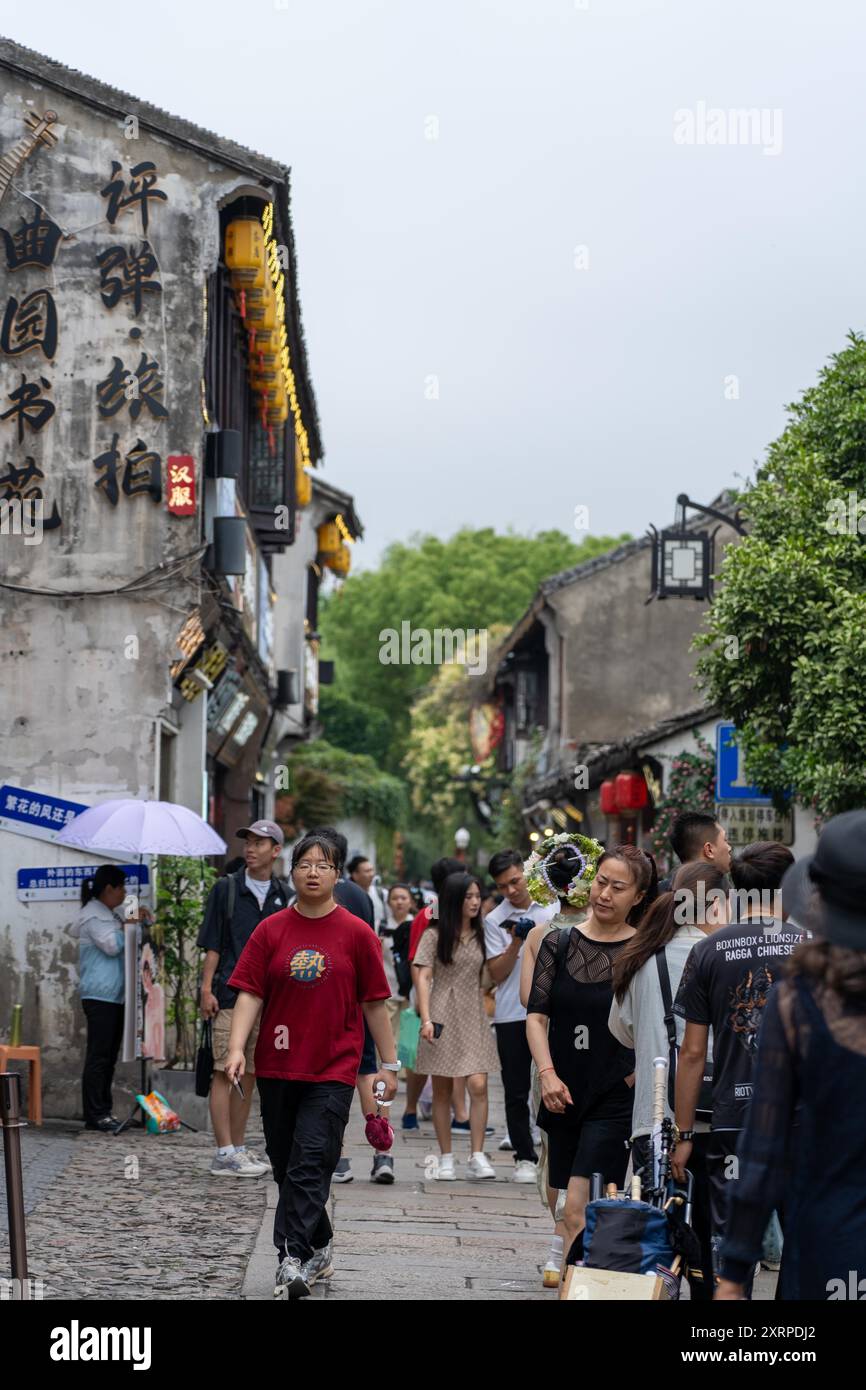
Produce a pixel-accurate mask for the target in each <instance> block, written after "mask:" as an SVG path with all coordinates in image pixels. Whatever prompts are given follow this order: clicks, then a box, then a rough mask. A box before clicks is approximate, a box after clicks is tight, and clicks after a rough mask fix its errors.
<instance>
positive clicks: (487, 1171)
mask: <svg viewBox="0 0 866 1390" xmlns="http://www.w3.org/2000/svg"><path fill="white" fill-rule="evenodd" d="M466 1176H467V1178H468V1179H469V1181H470V1182H489V1180H490V1179H491V1178H495V1177H496V1169H495V1168H494V1167H493V1164H492V1163H491V1162H490V1160H489V1158H488V1157H487V1155H486V1154H482V1153H478V1154H473V1155H472V1157H471V1158H470V1160H469V1166H468V1168H467V1170H466Z"/></svg>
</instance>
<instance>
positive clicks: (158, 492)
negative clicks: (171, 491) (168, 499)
mask: <svg viewBox="0 0 866 1390" xmlns="http://www.w3.org/2000/svg"><path fill="white" fill-rule="evenodd" d="M117 440H118V436H117V435H116V434H115V435H112V439H111V444H110V446H109V448H108V449H107V450H106V451H105V453H104V454H100V456H99V458H96V459H94V460H93V466H94V468H103V469H105V472H104V473H103V475H102V477H101V478H97V480H96V482H95V483H94V487H98V488H101V489H102V492H103V493H104V495H105V496H106V497H107V498H108V500H109V502H110V503H111V505H112V506H113V507H116V506H117V502H118V498H119V496H120V492H119V489H118V485H117V470H118V467H119V464H120V451H119V449H118V447H117ZM161 465H162V460H161V458H160V456H159V454H156V453H154V452H153V451H152V450H149V449H148V448H147V447H146V445H145V444H144V443H143V442H142V440H141V439H137V440H136V442H135V447H134V448H133V449H130V451H129V453H128V454H127V455H126V459H125V466H124V470H123V480H122V483H121V487H122V488H123V492H124V495H125V496H126V497H135V496H137V495H138V494H140V493H148V494H149V495H150V496H151V497H152V498H153V500H154V502H161V501H162V472H161Z"/></svg>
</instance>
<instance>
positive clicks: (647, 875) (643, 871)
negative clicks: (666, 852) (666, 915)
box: [595, 845, 659, 927]
mask: <svg viewBox="0 0 866 1390" xmlns="http://www.w3.org/2000/svg"><path fill="white" fill-rule="evenodd" d="M605 859H621V860H622V862H623V863H624V864H626V865H627V866H628V869H629V872H630V873H631V876H632V878H633V879H634V885H635V888H637V890H638V892H640V893H642V894H643V897H642V898H641V899H640V901H639V902H636V903H635V905H634V907H633V908H632V909H631V911H630V912H629V914H628V916H627V917H626V919H625V920H626V921H627V922H628V924H629V926H630V927H636V926H637V924H638V922H639V921H640V920H641V918H642V917H643V915H644V913H645V912H646V911H647V908H649V907H650V905H651V904H652V903H654V902H655V900H656V898H657V897H658V892H659V874H658V869H657V868H656V861H655V860H654V859H653V857H652V855H651V854H648V853H647V851H646V850H645V849H638V847H637V845H612V846H611V848H610V849H606V850H605V851H604V854H603V855H602V856H601V858H600V859H599V861H598V863H597V864H596V866H595V871H596V874H597V873H598V870H599V869H600V868H601V866H602V864H603V863H604V861H605Z"/></svg>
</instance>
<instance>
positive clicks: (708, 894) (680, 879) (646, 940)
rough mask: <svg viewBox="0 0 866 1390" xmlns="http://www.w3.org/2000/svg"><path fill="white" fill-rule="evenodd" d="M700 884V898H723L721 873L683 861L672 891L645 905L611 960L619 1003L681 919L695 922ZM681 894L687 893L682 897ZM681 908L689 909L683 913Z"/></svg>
mask: <svg viewBox="0 0 866 1390" xmlns="http://www.w3.org/2000/svg"><path fill="white" fill-rule="evenodd" d="M700 883H702V884H703V885H704V897H705V899H709V900H710V903H712V902H713V901H714V900H716V899H717V898H718V897H719V896H720V895H721V897H722V898H724V897H725V875H724V874H723V873H722V871H721V870H720V869H718V868H716V866H715V865H714V864H709V863H707V862H706V861H705V860H703V859H698V860H695V861H694V862H693V863H691V864H683V865H682V867H681V868H680V869H678V870H677V874H676V879H675V886H674V889H673V891H671V892H669V893H662V894H660V895H659V896H658V897H656V899H655V901H654V902H653V903H651V904H650V906H649V907H648V908H647V911H646V913H645V914H644V916H643V917H642V918H641V923H640V927H639V929H638V930H637V931H636V932H635V934H634V936H633V937H632V938H631V940H630V941H628V942H627V943H626V945H625V946H623V948H622V950H621V951H620V952H619V955H618V956H617V957H616V960H615V961H614V966H613V992H614V996H615V998H616V1000H617V1002H618V1003H620V1004H621V1003H622V1001H623V999H624V998H625V996H626V994H627V993H628V987H629V985H630V984H631V982H632V980H633V979H634V977H635V975H636V974H637V972H638V971H639V970H640V968H641V966H643V965H646V963H647V961H648V960H652V958H653V956H654V955H656V954H657V953H658V952H659V951H663V950H664V948H665V946H667V944H668V942H669V941H672V940H673V938H674V937H675V936H676V934H677V932H678V930H679V928H680V927H681V926H683V925H684V923H685V922H695V921H696V917H695V912H694V902H695V897H696V895H697V890H698V884H700ZM684 894H688V895H689V896H688V897H687V898H684V896H683V895H684ZM684 907H686V908H687V909H688V908H689V907H690V908H691V910H690V911H689V910H687V911H686V913H685V915H684V912H683V908H684Z"/></svg>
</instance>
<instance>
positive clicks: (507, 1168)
mask: <svg viewBox="0 0 866 1390" xmlns="http://www.w3.org/2000/svg"><path fill="white" fill-rule="evenodd" d="M401 1092H402V1087H401ZM394 1108H395V1110H396V1111H397V1117H398V1123H399V1116H400V1115H401V1114H402V1110H403V1099H402V1094H401V1095H400V1096H399V1097H398V1099H397V1102H396V1104H395V1107H394ZM491 1114H492V1115H493V1116H494V1119H493V1121H492V1123H494V1124H495V1125H496V1126H497V1132H496V1136H494V1137H492V1138H488V1140H487V1144H488V1152H489V1154H490V1158H491V1161H492V1162H493V1164H494V1166H495V1168H496V1170H497V1177H498V1178H499V1181H497V1182H485V1183H471V1182H466V1181H458V1182H455V1183H447V1184H446V1183H438V1182H434V1181H432V1180H427V1179H425V1168H427V1166H428V1165H427V1161H428V1158H429V1156H430V1155H435V1154H436V1153H438V1149H437V1147H436V1142H435V1138H434V1136H433V1129H432V1125H430V1124H425V1125H424V1127H423V1129H421V1130H420V1131H409V1132H403V1131H402V1130H399V1129H398V1131H397V1133H396V1135H395V1142H394V1150H393V1153H394V1160H395V1171H396V1179H397V1180H396V1182H395V1183H394V1184H393V1185H392V1186H390V1187H388V1186H380V1185H379V1184H374V1183H371V1182H370V1180H369V1175H370V1168H371V1165H372V1150H371V1149H370V1146H369V1144H368V1143H367V1142H366V1139H365V1137H364V1128H363V1118H362V1116H361V1113H360V1109H359V1107H358V1104H357V1101H356V1102H355V1103H354V1104H353V1108H352V1118H351V1120H350V1123H349V1128H348V1130H347V1134H346V1147H345V1153H346V1155H347V1156H348V1157H349V1158H350V1159H351V1163H352V1171H353V1174H354V1180H353V1181H352V1182H351V1183H341V1184H334V1185H333V1186H332V1188H331V1212H330V1214H331V1222H332V1225H333V1226H334V1231H335V1237H334V1265H335V1270H336V1272H335V1275H334V1277H333V1279H331V1280H329V1281H327V1283H324V1284H317V1285H316V1286H315V1287H314V1289H313V1293H312V1297H311V1298H310V1299H309V1300H305V1304H306V1305H307V1306H309V1305H311V1304H313V1303H314V1302H325V1301H332V1300H334V1299H337V1300H352V1299H364V1300H374V1301H378V1300H394V1299H397V1300H399V1301H401V1302H402V1301H406V1300H410V1299H411V1300H415V1299H424V1300H427V1301H430V1300H436V1301H440V1300H442V1301H453V1300H457V1299H459V1300H461V1301H464V1300H470V1301H472V1300H475V1299H481V1298H483V1299H509V1298H512V1299H513V1298H520V1299H527V1298H528V1299H546V1300H547V1301H553V1300H554V1299H555V1295H552V1294H551V1293H550V1292H549V1291H548V1292H545V1290H543V1289H542V1287H541V1277H540V1268H541V1265H542V1264H543V1262H544V1260H545V1259H546V1257H547V1250H548V1248H549V1244H550V1235H551V1233H552V1225H551V1220H550V1216H549V1214H548V1213H546V1212H545V1210H544V1208H543V1207H542V1205H541V1202H540V1199H539V1197H538V1193H537V1191H536V1189H535V1187H534V1186H531V1185H528V1184H527V1185H518V1184H515V1183H509V1182H508V1181H507V1179H508V1177H509V1175H510V1174H511V1173H512V1172H513V1159H512V1156H511V1154H509V1153H499V1152H498V1150H497V1149H496V1144H497V1143H498V1139H499V1137H500V1136H501V1135H502V1133H503V1128H502V1127H503V1125H504V1104H503V1098H502V1091H501V1086H500V1084H499V1081H498V1078H496V1079H495V1080H494V1078H491ZM454 1150H455V1157H456V1160H457V1165H458V1171H459V1170H460V1168H461V1167H463V1168H465V1163H466V1161H467V1160H468V1157H469V1138H468V1135H459V1136H458V1135H455V1136H454ZM269 1188H270V1193H269V1196H268V1206H269V1211H268V1214H267V1216H266V1218H265V1220H264V1221H263V1223H262V1231H261V1232H260V1238H259V1240H258V1241H257V1244H256V1250H255V1253H254V1255H253V1258H252V1260H251V1261H250V1266H249V1268H248V1270H247V1277H246V1280H245V1282H244V1290H243V1297H244V1298H249V1299H256V1300H258V1299H270V1298H272V1297H273V1275H274V1269H275V1266H276V1253H275V1251H274V1247H273V1244H272V1240H271V1224H272V1222H273V1210H272V1209H273V1206H274V1205H275V1202H276V1187H275V1185H274V1184H273V1183H270V1184H269ZM473 1239H474V1241H475V1243H469V1244H467V1243H466V1242H467V1241H469V1242H472V1241H473ZM512 1276H513V1281H514V1282H511V1280H512Z"/></svg>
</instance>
